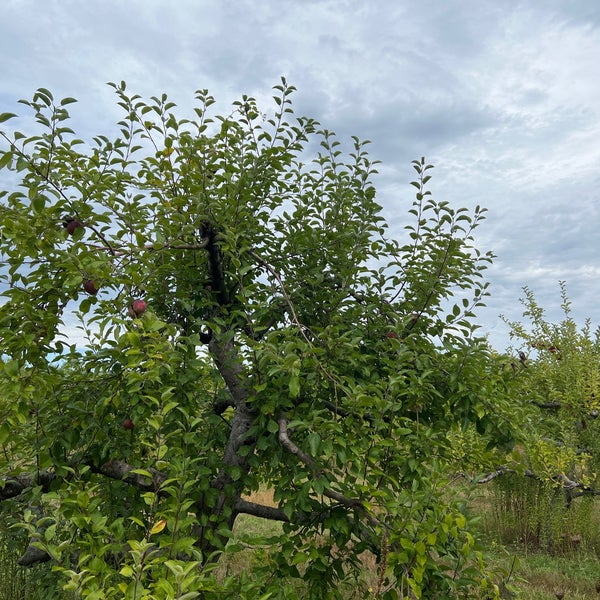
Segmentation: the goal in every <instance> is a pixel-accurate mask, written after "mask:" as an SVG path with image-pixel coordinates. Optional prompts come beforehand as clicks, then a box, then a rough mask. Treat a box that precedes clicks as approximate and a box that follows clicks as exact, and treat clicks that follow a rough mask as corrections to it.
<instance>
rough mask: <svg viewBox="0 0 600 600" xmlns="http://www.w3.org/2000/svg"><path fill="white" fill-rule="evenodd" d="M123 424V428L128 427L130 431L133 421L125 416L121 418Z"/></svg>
mask: <svg viewBox="0 0 600 600" xmlns="http://www.w3.org/2000/svg"><path fill="white" fill-rule="evenodd" d="M121 424H122V425H123V429H129V431H132V430H133V428H134V427H135V425H134V424H133V421H132V420H131V419H130V418H129V417H127V418H126V419H123V423H121Z"/></svg>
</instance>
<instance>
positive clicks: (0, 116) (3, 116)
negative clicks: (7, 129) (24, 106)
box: [0, 112, 18, 123]
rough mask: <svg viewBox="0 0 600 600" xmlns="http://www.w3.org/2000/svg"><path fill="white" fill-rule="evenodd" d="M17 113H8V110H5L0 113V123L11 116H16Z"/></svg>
mask: <svg viewBox="0 0 600 600" xmlns="http://www.w3.org/2000/svg"><path fill="white" fill-rule="evenodd" d="M16 116H18V115H15V113H9V112H5V113H0V123H4V122H5V121H8V120H9V119H12V118H13V117H16Z"/></svg>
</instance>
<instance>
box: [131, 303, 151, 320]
mask: <svg viewBox="0 0 600 600" xmlns="http://www.w3.org/2000/svg"><path fill="white" fill-rule="evenodd" d="M147 308H148V305H147V304H146V302H144V300H141V299H139V298H138V299H137V300H134V301H133V302H132V303H131V304H130V305H129V315H130V316H131V317H132V318H134V319H135V318H136V317H141V316H142V315H143V314H144V313H145V312H146V309H147Z"/></svg>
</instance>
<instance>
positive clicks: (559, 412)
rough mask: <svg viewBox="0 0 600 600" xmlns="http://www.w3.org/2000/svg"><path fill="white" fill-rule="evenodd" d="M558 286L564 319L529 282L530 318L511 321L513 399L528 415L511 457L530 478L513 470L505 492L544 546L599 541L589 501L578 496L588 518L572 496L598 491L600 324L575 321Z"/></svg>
mask: <svg viewBox="0 0 600 600" xmlns="http://www.w3.org/2000/svg"><path fill="white" fill-rule="evenodd" d="M560 290H561V297H562V302H561V307H562V310H563V314H564V318H563V319H562V321H560V322H559V323H557V324H554V323H551V322H549V321H548V320H547V319H546V317H545V313H544V310H543V308H542V307H540V306H539V305H538V303H537V302H536V300H535V297H534V294H533V292H532V291H531V290H529V289H528V288H525V290H524V291H525V297H524V299H523V300H522V303H523V306H524V313H523V314H524V317H526V319H527V320H528V321H529V323H528V324H527V325H523V324H522V323H520V322H518V321H508V320H507V321H506V322H507V323H508V324H509V325H510V326H511V335H512V337H513V339H514V340H515V348H514V350H513V352H514V354H515V356H513V358H512V359H511V364H510V367H509V368H510V370H512V372H513V373H514V379H515V384H516V386H517V388H516V395H515V402H516V403H517V404H519V405H520V410H521V411H523V415H524V416H523V418H522V419H521V422H522V423H523V439H522V443H521V445H520V450H521V452H520V454H519V455H518V456H516V457H513V458H514V459H516V461H517V463H518V464H519V468H520V472H521V473H522V474H525V475H527V476H528V477H529V478H530V479H531V481H529V482H527V483H525V482H521V483H519V482H518V479H519V478H518V477H510V478H509V479H510V481H508V482H501V484H500V486H501V490H502V491H501V493H502V494H507V495H508V500H507V501H508V503H509V504H511V505H513V506H514V504H515V503H519V504H520V505H521V509H522V511H523V525H522V526H521V527H520V530H521V534H520V535H521V537H523V538H530V542H534V543H538V544H541V545H543V546H548V545H550V544H551V545H554V546H556V545H559V546H560V545H563V546H564V545H565V539H566V540H567V541H568V539H570V538H572V539H575V540H579V542H581V541H582V539H583V540H584V541H585V539H586V538H587V540H588V542H591V543H597V539H596V536H595V534H594V531H593V530H594V529H595V527H594V526H593V525H592V523H591V521H590V520H589V518H588V517H589V514H588V513H589V510H587V509H586V505H585V503H582V501H581V500H578V502H579V504H583V505H582V506H579V507H578V509H577V511H575V512H577V513H579V512H581V513H582V515H583V516H582V517H579V518H578V517H577V515H575V514H572V513H573V512H574V511H572V510H570V509H571V507H572V504H573V501H574V500H576V499H578V498H582V497H585V496H588V497H589V496H591V495H595V494H597V493H600V492H599V490H598V475H599V473H600V471H599V469H600V429H599V428H600V422H599V421H598V414H599V408H600V388H599V386H600V360H599V358H600V357H599V354H600V331H598V330H597V331H596V332H593V331H592V329H591V324H590V322H589V321H587V322H586V323H585V325H584V326H583V327H582V328H581V329H578V328H577V325H576V323H575V320H574V319H573V318H572V316H571V304H570V301H569V299H568V296H567V292H566V286H565V284H564V283H561V284H560ZM509 464H510V461H509ZM513 512H514V511H513ZM586 515H587V516H586ZM586 523H587V527H586ZM582 536H583V537H582ZM567 545H568V544H567Z"/></svg>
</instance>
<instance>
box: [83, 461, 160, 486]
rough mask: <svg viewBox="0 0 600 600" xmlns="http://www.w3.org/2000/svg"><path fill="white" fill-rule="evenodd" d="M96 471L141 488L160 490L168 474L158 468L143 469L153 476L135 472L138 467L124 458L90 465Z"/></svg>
mask: <svg viewBox="0 0 600 600" xmlns="http://www.w3.org/2000/svg"><path fill="white" fill-rule="evenodd" d="M89 467H90V468H91V469H92V471H93V472H94V473H99V474H101V475H104V476H106V477H110V478H111V479H118V480H120V481H124V482H125V483H128V484H129V485H132V486H134V487H136V488H138V489H140V490H145V491H158V490H159V489H160V486H161V485H162V483H163V482H164V481H165V480H166V479H167V476H166V475H165V474H164V473H161V472H160V471H157V470H156V469H143V470H144V471H147V472H148V473H150V474H151V477H148V476H147V475H143V474H142V473H134V471H135V470H137V467H133V466H131V465H130V464H128V463H126V462H123V461H122V460H109V461H108V462H107V463H104V464H103V465H100V466H99V467H96V466H94V465H89Z"/></svg>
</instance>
